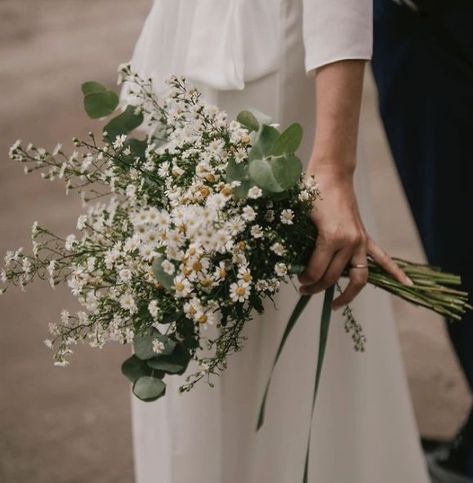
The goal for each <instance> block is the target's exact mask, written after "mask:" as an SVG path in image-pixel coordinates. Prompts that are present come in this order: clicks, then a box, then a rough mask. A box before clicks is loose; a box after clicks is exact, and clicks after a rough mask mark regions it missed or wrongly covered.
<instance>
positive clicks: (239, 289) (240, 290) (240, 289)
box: [235, 287, 246, 297]
mask: <svg viewBox="0 0 473 483" xmlns="http://www.w3.org/2000/svg"><path fill="white" fill-rule="evenodd" d="M235 292H236V294H237V295H238V296H239V297H241V296H242V295H245V294H246V288H245V287H237V289H236V290H235Z"/></svg>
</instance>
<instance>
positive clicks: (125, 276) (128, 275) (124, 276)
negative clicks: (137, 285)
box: [118, 268, 133, 283]
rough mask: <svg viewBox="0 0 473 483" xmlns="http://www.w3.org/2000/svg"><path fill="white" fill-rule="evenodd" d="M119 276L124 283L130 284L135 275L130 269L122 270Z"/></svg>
mask: <svg viewBox="0 0 473 483" xmlns="http://www.w3.org/2000/svg"><path fill="white" fill-rule="evenodd" d="M118 276H119V278H120V280H121V281H122V282H123V283H128V282H131V279H132V277H133V273H132V271H131V270H130V269H129V268H122V269H121V270H120V271H119V272H118Z"/></svg>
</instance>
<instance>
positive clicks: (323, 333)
mask: <svg viewBox="0 0 473 483" xmlns="http://www.w3.org/2000/svg"><path fill="white" fill-rule="evenodd" d="M334 293H335V287H330V288H328V289H327V290H326V291H325V297H324V306H323V309H322V317H321V320H320V337H319V354H318V356H317V369H316V372H315V385H314V395H313V397H312V412H311V414H310V424H309V437H308V441H307V452H306V457H305V466H304V479H303V483H307V482H308V477H309V453H310V440H311V436H312V420H313V419H314V410H315V401H316V399H317V392H318V390H319V384H320V376H321V375H322V366H323V364H324V358H325V349H326V347H327V340H328V332H329V329H330V316H331V314H332V301H333V296H334Z"/></svg>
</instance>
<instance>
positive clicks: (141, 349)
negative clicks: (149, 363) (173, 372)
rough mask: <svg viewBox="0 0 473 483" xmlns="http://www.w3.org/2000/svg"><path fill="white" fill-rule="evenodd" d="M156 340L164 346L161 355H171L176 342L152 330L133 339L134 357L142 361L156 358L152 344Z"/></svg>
mask: <svg viewBox="0 0 473 483" xmlns="http://www.w3.org/2000/svg"><path fill="white" fill-rule="evenodd" d="M156 340H158V341H159V342H161V343H162V344H163V345H164V348H163V349H162V351H161V353H162V354H166V355H168V354H171V353H172V352H173V351H174V348H175V346H176V342H175V341H173V340H172V339H170V338H169V337H167V336H165V335H163V334H160V333H159V332H158V331H157V330H152V331H151V332H150V333H149V334H147V335H136V336H135V337H134V339H133V349H134V351H135V355H136V357H138V359H141V360H143V361H145V360H148V359H152V358H153V357H156V352H155V351H154V349H153V342H154V341H156Z"/></svg>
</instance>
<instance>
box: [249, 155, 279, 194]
mask: <svg viewBox="0 0 473 483" xmlns="http://www.w3.org/2000/svg"><path fill="white" fill-rule="evenodd" d="M249 173H250V176H251V179H252V180H253V181H254V182H255V183H256V184H257V185H258V186H259V187H260V188H262V189H264V190H266V191H269V192H270V193H281V192H283V191H284V188H283V187H282V186H281V185H280V184H279V183H278V181H277V179H276V178H275V176H274V173H273V170H272V167H271V163H270V161H269V160H268V158H265V159H254V160H253V161H251V162H250V165H249Z"/></svg>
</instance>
